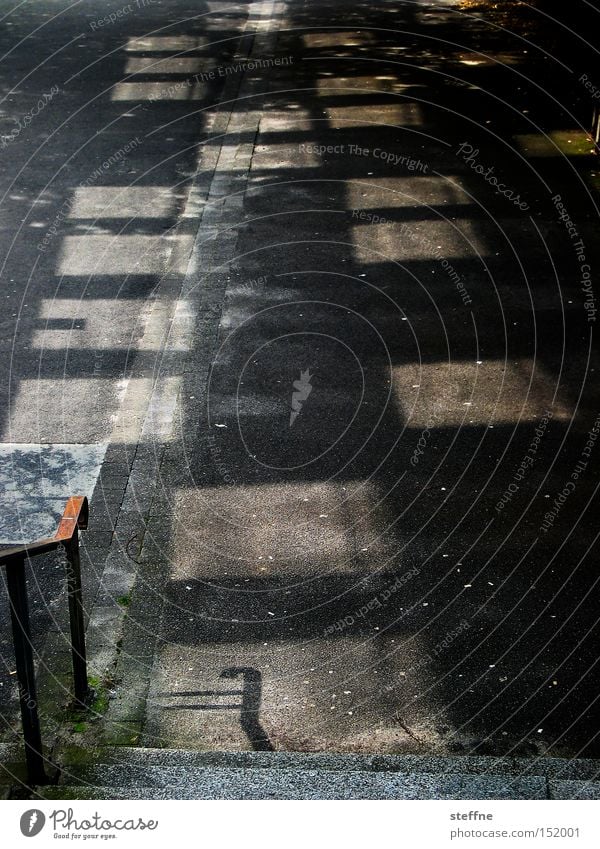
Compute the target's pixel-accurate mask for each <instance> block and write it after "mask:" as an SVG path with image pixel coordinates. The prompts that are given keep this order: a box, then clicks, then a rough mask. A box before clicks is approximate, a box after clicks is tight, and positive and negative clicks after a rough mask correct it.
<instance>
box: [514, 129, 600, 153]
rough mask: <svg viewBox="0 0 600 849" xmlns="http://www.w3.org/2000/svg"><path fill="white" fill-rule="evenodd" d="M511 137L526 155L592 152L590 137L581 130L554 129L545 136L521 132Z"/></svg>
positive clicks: (592, 144)
mask: <svg viewBox="0 0 600 849" xmlns="http://www.w3.org/2000/svg"><path fill="white" fill-rule="evenodd" d="M513 139H514V141H515V144H516V145H517V147H518V148H519V150H520V151H521V153H523V154H524V155H525V156H526V157H536V158H539V157H543V158H547V157H555V156H569V157H570V156H589V155H590V154H592V153H594V143H593V141H592V139H591V138H590V136H589V135H588V134H587V133H584V132H583V131H581V130H556V131H555V132H552V133H548V135H547V136H545V135H542V134H541V133H523V134H519V135H515V136H513Z"/></svg>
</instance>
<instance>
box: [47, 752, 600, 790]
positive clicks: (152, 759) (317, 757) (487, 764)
mask: <svg viewBox="0 0 600 849" xmlns="http://www.w3.org/2000/svg"><path fill="white" fill-rule="evenodd" d="M204 768H213V769H232V770H235V769H271V770H273V769H275V770H278V769H286V770H289V769H296V770H327V771H346V772H349V771H353V772H355V771H358V772H398V773H405V774H406V773H416V774H422V773H428V774H438V775H448V774H450V775H452V774H461V775H486V774H493V775H506V776H514V777H519V776H532V775H537V776H541V777H544V778H547V779H555V780H561V781H562V780H575V781H585V780H587V781H594V780H599V781H600V761H598V760H591V759H579V760H567V759H564V758H507V757H503V758H500V757H498V758H496V757H490V756H473V755H465V756H455V757H442V756H437V757H436V756H427V755H360V754H336V753H328V752H310V753H309V752H200V751H190V750H185V749H151V748H141V747H139V748H138V747H115V748H111V749H107V750H104V751H103V752H102V753H101V754H100V756H99V759H98V761H96V762H94V763H84V764H78V765H77V766H74V767H72V768H71V767H69V766H68V764H67V765H66V766H65V767H64V768H63V776H64V781H63V783H67V781H70V780H71V779H72V778H75V779H76V780H77V781H79V780H82V781H85V782H88V783H92V784H98V785H107V784H114V785H115V786H116V785H121V784H122V785H126V784H130V783H137V784H139V781H140V777H142V776H145V775H147V776H152V775H154V773H155V772H157V773H158V774H159V775H160V776H163V780H162V784H163V785H164V784H165V783H170V782H166V781H165V780H164V776H165V775H166V774H168V775H171V774H173V775H176V774H178V773H179V772H180V771H182V770H183V771H186V770H195V769H204ZM109 776H110V780H109ZM114 779H116V780H114ZM152 783H153V782H151V784H152Z"/></svg>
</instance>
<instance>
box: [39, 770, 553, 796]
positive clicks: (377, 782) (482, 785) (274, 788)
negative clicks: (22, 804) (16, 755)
mask: <svg viewBox="0 0 600 849" xmlns="http://www.w3.org/2000/svg"><path fill="white" fill-rule="evenodd" d="M99 771H100V770H99ZM184 772H185V771H184ZM135 776H136V783H135V784H130V783H129V782H128V783H127V784H123V785H107V784H106V781H104V782H103V784H102V785H100V786H98V785H93V784H89V785H73V784H68V785H63V786H57V787H46V788H38V791H37V792H38V795H39V796H40V797H41V798H43V799H546V798H547V795H548V787H547V782H546V779H545V778H542V777H540V776H527V777H522V776H517V777H507V776H505V775H464V774H461V773H453V774H442V775H439V774H434V773H421V774H416V773H397V772H391V771H383V772H374V771H371V772H366V771H360V770H341V769H338V770H319V769H314V770H308V769H273V770H271V769H223V768H212V767H210V768H195V769H190V770H188V771H187V775H184V774H183V773H182V774H181V775H180V776H178V781H177V783H176V784H172V783H169V782H170V776H169V775H168V774H167V775H165V781H164V782H163V784H162V786H152V785H150V784H149V783H146V782H145V781H144V778H145V777H146V776H144V774H143V772H142V771H141V770H139V771H137V770H136V771H135Z"/></svg>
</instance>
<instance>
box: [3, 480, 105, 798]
mask: <svg viewBox="0 0 600 849" xmlns="http://www.w3.org/2000/svg"><path fill="white" fill-rule="evenodd" d="M87 523H88V501H87V498H85V497H83V496H80V495H75V496H73V497H72V498H69V500H68V501H67V504H66V506H65V510H64V513H63V516H62V519H61V520H60V522H59V525H58V530H57V531H56V534H55V535H54V536H53V537H49V538H47V539H40V540H36V541H35V542H31V543H28V544H26V545H19V546H15V547H13V548H5V549H1V550H0V565H1V566H4V567H6V584H7V589H8V599H9V602H10V614H11V623H12V635H13V645H14V650H15V661H16V667H17V680H18V686H19V702H20V707H21V720H22V724H23V739H24V743H25V760H26V764H27V778H28V781H29V782H30V783H31V784H45V783H46V782H47V781H48V776H47V775H46V769H45V760H46V759H45V758H44V755H43V750H42V734H41V728H40V718H39V712H38V699H37V688H36V683H35V668H34V660H33V646H32V642H31V630H30V626H29V603H28V600H27V584H26V582H25V562H26V561H27V560H31V558H32V557H37V555H38V554H46V553H47V552H49V551H53V550H54V549H56V548H58V547H59V546H61V545H62V546H64V549H65V553H66V557H67V569H66V572H67V590H68V597H69V619H70V627H71V653H72V658H73V678H74V694H75V701H76V702H78V703H79V704H80V705H85V703H86V699H87V695H88V680H87V660H86V653H85V628H84V620H83V602H82V596H81V562H80V559H79V531H80V530H84V529H85V528H87Z"/></svg>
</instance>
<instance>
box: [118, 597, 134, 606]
mask: <svg viewBox="0 0 600 849" xmlns="http://www.w3.org/2000/svg"><path fill="white" fill-rule="evenodd" d="M117 604H120V605H121V607H129V605H130V604H131V596H130V595H120V596H119V598H118V599H117Z"/></svg>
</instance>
